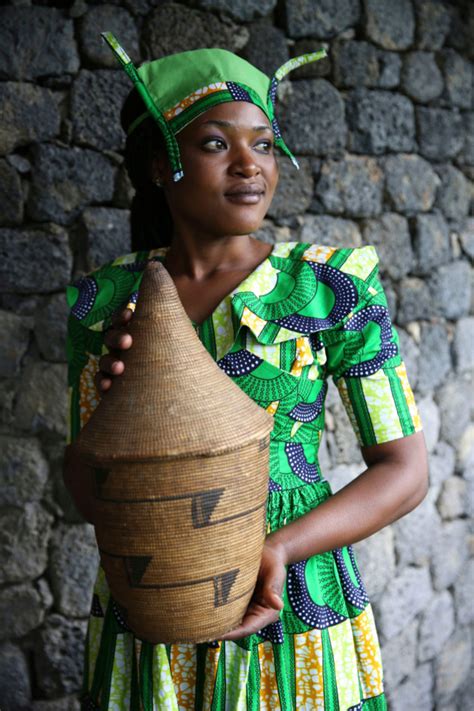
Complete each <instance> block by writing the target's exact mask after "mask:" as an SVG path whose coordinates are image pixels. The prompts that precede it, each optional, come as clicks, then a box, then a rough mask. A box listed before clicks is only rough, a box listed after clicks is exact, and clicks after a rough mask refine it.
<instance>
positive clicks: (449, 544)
mask: <svg viewBox="0 0 474 711" xmlns="http://www.w3.org/2000/svg"><path fill="white" fill-rule="evenodd" d="M468 534H469V525H468V522H467V521H461V520H458V521H448V522H445V523H443V525H442V528H441V535H440V536H439V537H438V540H437V543H436V546H435V549H434V551H433V556H432V560H431V570H432V574H433V584H434V587H435V589H436V590H445V589H446V588H448V587H449V586H450V585H453V583H455V581H456V579H457V577H458V575H459V574H460V573H461V572H462V570H463V568H464V566H465V564H466V561H467V560H468V557H469V550H468V540H467V539H468Z"/></svg>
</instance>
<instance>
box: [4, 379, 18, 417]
mask: <svg viewBox="0 0 474 711" xmlns="http://www.w3.org/2000/svg"><path fill="white" fill-rule="evenodd" d="M18 385H19V383H18V380H17V379H15V378H9V379H6V378H2V379H1V380H0V424H1V425H6V426H7V427H9V426H10V425H11V424H12V423H13V408H14V404H15V400H16V394H17V388H18Z"/></svg>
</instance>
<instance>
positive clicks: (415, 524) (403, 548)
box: [392, 497, 441, 567]
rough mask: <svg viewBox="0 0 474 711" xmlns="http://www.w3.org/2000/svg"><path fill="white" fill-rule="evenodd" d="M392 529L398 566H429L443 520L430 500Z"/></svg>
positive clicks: (404, 517) (396, 523)
mask: <svg viewBox="0 0 474 711" xmlns="http://www.w3.org/2000/svg"><path fill="white" fill-rule="evenodd" d="M392 528H393V531H394V535H395V550H396V553H397V560H398V564H399V565H400V566H402V567H403V566H405V565H410V564H413V565H420V566H426V565H428V563H429V561H430V558H431V555H432V552H433V548H434V546H435V545H436V540H437V539H438V537H439V535H440V534H441V519H440V517H439V514H438V512H437V511H436V509H435V507H434V505H433V503H432V501H430V498H429V497H427V498H425V499H424V500H423V501H422V502H421V504H420V505H419V506H417V507H416V508H415V509H414V510H413V511H410V513H409V514H407V515H406V516H403V518H401V519H399V520H398V521H396V522H395V523H394V524H393V525H392Z"/></svg>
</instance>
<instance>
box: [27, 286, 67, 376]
mask: <svg viewBox="0 0 474 711" xmlns="http://www.w3.org/2000/svg"><path fill="white" fill-rule="evenodd" d="M68 313H69V309H68V306H67V303H66V296H65V294H54V295H53V296H50V297H49V298H47V299H45V300H44V302H43V303H42V304H41V306H40V308H39V309H38V311H37V312H36V315H35V337H36V341H37V343H38V346H39V349H40V353H41V355H42V356H43V358H44V359H45V360H49V361H54V362H60V363H61V362H64V361H65V360H66V331H67V318H68Z"/></svg>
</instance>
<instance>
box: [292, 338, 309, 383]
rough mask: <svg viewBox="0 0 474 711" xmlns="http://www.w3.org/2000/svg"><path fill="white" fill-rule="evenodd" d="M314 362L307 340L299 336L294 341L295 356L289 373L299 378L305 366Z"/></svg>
mask: <svg viewBox="0 0 474 711" xmlns="http://www.w3.org/2000/svg"><path fill="white" fill-rule="evenodd" d="M313 361H314V358H313V352H312V350H311V346H310V342H309V338H308V337H307V336H301V337H300V338H297V339H296V355H295V360H294V361H293V365H292V366H291V370H290V373H291V374H292V375H296V376H300V375H301V372H302V370H303V368H304V367H305V365H311V364H312V363H313Z"/></svg>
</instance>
